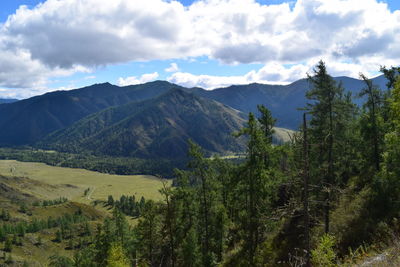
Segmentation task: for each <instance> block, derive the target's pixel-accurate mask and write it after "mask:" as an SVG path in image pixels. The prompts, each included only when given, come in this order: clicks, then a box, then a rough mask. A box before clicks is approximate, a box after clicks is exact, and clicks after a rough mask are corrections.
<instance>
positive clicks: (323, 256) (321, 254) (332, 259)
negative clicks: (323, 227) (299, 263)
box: [311, 234, 337, 267]
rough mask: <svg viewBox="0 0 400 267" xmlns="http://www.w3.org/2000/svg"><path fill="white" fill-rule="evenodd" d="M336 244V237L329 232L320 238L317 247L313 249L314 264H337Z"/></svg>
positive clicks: (326, 266) (329, 265) (321, 265)
mask: <svg viewBox="0 0 400 267" xmlns="http://www.w3.org/2000/svg"><path fill="white" fill-rule="evenodd" d="M334 246H335V237H333V236H332V235H329V234H324V235H323V236H322V237H321V239H320V240H319V242H318V244H317V246H316V248H315V249H313V250H312V251H311V257H312V263H313V265H314V266H318V267H319V266H320V267H335V266H337V263H336V254H335V251H334Z"/></svg>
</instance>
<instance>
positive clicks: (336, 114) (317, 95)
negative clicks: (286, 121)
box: [306, 61, 354, 233]
mask: <svg viewBox="0 0 400 267" xmlns="http://www.w3.org/2000/svg"><path fill="white" fill-rule="evenodd" d="M308 80H309V82H310V85H311V88H310V90H308V91H307V93H306V97H307V99H309V100H310V101H311V102H309V103H308V104H307V107H306V110H308V112H309V113H310V114H311V116H312V118H311V121H310V128H309V132H310V142H311V144H312V148H313V151H312V153H311V154H312V155H313V157H312V158H311V160H312V162H311V164H313V166H312V170H314V171H313V176H314V177H315V182H317V183H318V184H319V185H320V186H321V187H322V188H323V191H324V200H323V201H324V204H323V210H324V224H325V232H326V233H328V232H329V230H330V212H331V197H332V196H331V194H332V188H333V187H334V186H335V185H336V184H337V183H338V179H337V173H335V170H339V169H340V168H341V166H340V164H339V160H338V158H339V155H340V154H344V153H343V151H345V147H343V146H342V145H344V144H346V142H343V143H340V141H341V140H342V141H346V140H343V139H345V131H346V123H347V122H348V121H349V116H350V114H352V111H353V109H354V105H352V103H351V101H350V96H345V95H344V91H343V88H342V86H341V85H340V84H339V85H337V84H336V82H335V81H334V80H333V79H332V77H331V76H329V74H328V72H327V69H326V66H325V63H324V62H322V61H320V62H319V63H318V65H317V66H316V68H315V69H314V75H313V76H311V75H309V76H308ZM347 145H349V144H347ZM339 149H340V150H341V153H339V152H338V150H339ZM320 177H321V178H322V179H321V178H320Z"/></svg>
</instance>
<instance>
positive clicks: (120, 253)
mask: <svg viewBox="0 0 400 267" xmlns="http://www.w3.org/2000/svg"><path fill="white" fill-rule="evenodd" d="M129 266H131V265H130V262H129V259H128V258H127V257H126V255H125V252H124V249H123V248H122V245H121V244H120V243H113V244H111V246H110V250H109V251H108V256H107V267H129Z"/></svg>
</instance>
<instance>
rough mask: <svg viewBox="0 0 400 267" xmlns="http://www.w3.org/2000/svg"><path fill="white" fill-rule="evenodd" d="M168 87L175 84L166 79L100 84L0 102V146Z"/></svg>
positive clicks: (33, 139) (24, 141)
mask: <svg viewBox="0 0 400 267" xmlns="http://www.w3.org/2000/svg"><path fill="white" fill-rule="evenodd" d="M172 87H176V86H175V85H173V84H170V83H167V82H151V83H147V84H142V85H134V86H126V87H118V86H115V85H111V84H109V83H104V84H95V85H92V86H88V87H85V88H81V89H76V90H71V91H57V92H52V93H47V94H44V95H40V96H35V97H32V98H28V99H25V100H21V101H18V102H15V103H11V104H7V105H0V129H1V130H0V145H24V144H32V143H34V142H36V141H38V140H40V139H41V138H43V137H44V136H46V135H48V134H49V133H51V132H53V131H56V130H59V129H62V128H65V127H68V126H70V125H71V124H72V123H74V122H76V121H78V120H79V119H81V118H83V117H85V116H87V115H89V114H92V113H95V112H97V111H100V110H103V109H105V108H108V107H111V106H116V105H122V104H125V103H128V102H131V101H141V100H144V99H148V98H152V97H155V96H157V95H159V94H161V93H163V92H165V91H167V90H168V89H170V88H172Z"/></svg>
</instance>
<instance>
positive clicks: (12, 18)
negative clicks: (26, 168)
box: [0, 0, 400, 99]
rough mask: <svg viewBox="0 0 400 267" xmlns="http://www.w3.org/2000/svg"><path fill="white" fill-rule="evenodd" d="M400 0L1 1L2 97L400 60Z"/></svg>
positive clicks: (297, 75) (210, 85) (362, 67)
mask: <svg viewBox="0 0 400 267" xmlns="http://www.w3.org/2000/svg"><path fill="white" fill-rule="evenodd" d="M399 59H400V1H399V0H387V1H382V0H297V1H284V0H196V1H193V0H180V1H176V0H112V1H110V0H42V1H39V0H1V1H0V98H18V99H22V98H27V97H31V96H34V95H38V94H43V93H45V92H49V91H55V90H69V89H75V88H80V87H84V86H88V85H91V84H94V83H102V82H110V83H112V84H116V85H120V86H126V85H131V84H139V83H145V82H149V81H153V80H167V81H169V82H172V83H176V84H179V85H182V86H186V87H195V86H197V87H202V88H205V89H207V90H212V89H215V88H218V87H226V86H229V85H232V84H249V83H254V82H258V83H268V84H288V83H291V82H293V81H296V80H298V79H301V78H304V77H306V75H307V73H311V72H312V70H313V67H314V66H315V65H316V64H317V63H318V61H319V60H324V61H325V62H326V64H327V67H328V71H329V73H330V74H331V75H332V76H349V77H354V78H357V77H358V76H359V73H360V72H362V73H364V74H366V75H368V76H370V77H374V76H376V75H378V74H379V72H378V70H379V67H380V66H382V65H385V66H398V65H399Z"/></svg>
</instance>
